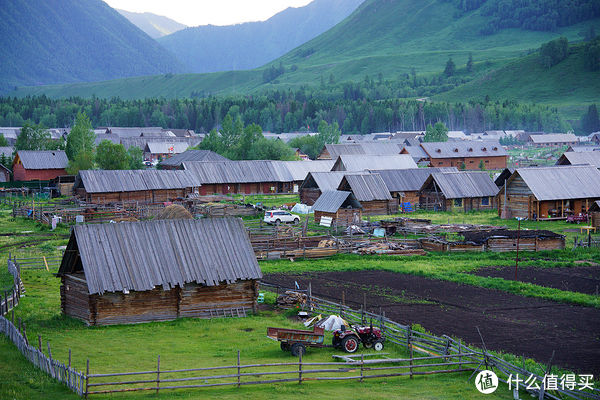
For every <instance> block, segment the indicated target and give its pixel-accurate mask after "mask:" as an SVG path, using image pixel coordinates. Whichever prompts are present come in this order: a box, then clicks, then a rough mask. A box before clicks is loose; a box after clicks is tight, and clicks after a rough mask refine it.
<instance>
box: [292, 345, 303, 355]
mask: <svg viewBox="0 0 600 400" xmlns="http://www.w3.org/2000/svg"><path fill="white" fill-rule="evenodd" d="M305 353H306V346H304V345H303V344H302V343H294V344H293V345H292V355H293V356H295V357H298V356H300V354H302V355H304V354H305Z"/></svg>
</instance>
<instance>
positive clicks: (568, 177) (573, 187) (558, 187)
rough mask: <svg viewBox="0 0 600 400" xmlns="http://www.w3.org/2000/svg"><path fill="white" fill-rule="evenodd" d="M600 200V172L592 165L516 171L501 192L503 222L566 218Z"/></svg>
mask: <svg viewBox="0 0 600 400" xmlns="http://www.w3.org/2000/svg"><path fill="white" fill-rule="evenodd" d="M599 199H600V171H599V170H598V169H597V168H596V167H594V166H589V165H573V166H554V167H531V168H517V169H516V170H515V172H514V173H513V174H512V175H511V177H510V178H508V179H507V180H506V182H505V183H504V186H503V187H502V188H501V189H500V191H499V192H498V213H499V215H500V216H501V217H503V218H513V217H521V218H528V219H530V220H540V219H549V218H558V219H560V218H565V217H566V216H567V215H569V214H579V213H585V212H587V210H588V209H589V207H590V206H591V205H592V203H593V202H594V201H596V200H599Z"/></svg>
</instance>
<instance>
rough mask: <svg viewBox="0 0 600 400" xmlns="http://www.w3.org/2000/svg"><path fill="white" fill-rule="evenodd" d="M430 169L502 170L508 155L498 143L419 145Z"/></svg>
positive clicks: (431, 143) (470, 142)
mask: <svg viewBox="0 0 600 400" xmlns="http://www.w3.org/2000/svg"><path fill="white" fill-rule="evenodd" d="M421 147H422V148H423V150H425V153H427V156H428V157H429V161H430V166H431V167H456V168H460V169H466V170H479V169H481V165H482V164H483V165H484V166H485V169H488V170H490V169H504V168H506V163H507V160H508V153H507V152H506V150H505V149H504V147H502V146H501V145H500V143H499V142H498V141H464V142H429V143H421Z"/></svg>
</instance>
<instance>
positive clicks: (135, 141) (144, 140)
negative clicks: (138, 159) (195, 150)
mask: <svg viewBox="0 0 600 400" xmlns="http://www.w3.org/2000/svg"><path fill="white" fill-rule="evenodd" d="M165 141H168V142H169V143H187V144H188V145H189V146H190V147H193V146H197V145H199V144H200V142H202V138H200V137H176V136H173V137H169V138H165V137H151V136H140V137H122V138H121V144H122V145H123V146H125V148H126V149H129V148H130V147H139V148H140V149H142V150H143V149H145V148H146V144H148V143H152V142H165Z"/></svg>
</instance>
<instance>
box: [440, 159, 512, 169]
mask: <svg viewBox="0 0 600 400" xmlns="http://www.w3.org/2000/svg"><path fill="white" fill-rule="evenodd" d="M507 159H508V156H494V157H456V158H435V157H434V158H431V159H430V160H431V162H430V166H432V167H456V168H459V169H460V168H461V167H462V166H463V163H464V167H465V169H466V170H479V169H480V168H479V164H480V163H481V161H483V164H484V165H485V169H487V170H490V169H504V168H506V161H507Z"/></svg>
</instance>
